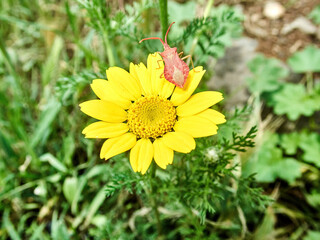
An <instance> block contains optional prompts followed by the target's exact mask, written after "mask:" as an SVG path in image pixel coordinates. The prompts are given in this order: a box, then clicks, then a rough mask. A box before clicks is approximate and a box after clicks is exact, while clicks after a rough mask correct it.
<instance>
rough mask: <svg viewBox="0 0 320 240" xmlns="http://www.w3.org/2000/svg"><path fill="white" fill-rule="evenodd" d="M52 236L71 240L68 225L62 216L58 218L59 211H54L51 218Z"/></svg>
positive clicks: (55, 238) (61, 239)
mask: <svg viewBox="0 0 320 240" xmlns="http://www.w3.org/2000/svg"><path fill="white" fill-rule="evenodd" d="M51 237H52V239H53V240H69V239H70V236H69V233H68V229H67V226H66V225H65V222H64V220H63V218H62V217H60V219H58V212H57V211H54V212H53V214H52V220H51Z"/></svg>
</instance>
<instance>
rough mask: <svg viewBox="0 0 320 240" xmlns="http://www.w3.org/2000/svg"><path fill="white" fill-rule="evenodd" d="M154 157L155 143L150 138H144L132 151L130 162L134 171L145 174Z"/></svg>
mask: <svg viewBox="0 0 320 240" xmlns="http://www.w3.org/2000/svg"><path fill="white" fill-rule="evenodd" d="M152 158H153V145H152V143H151V141H150V140H149V139H146V138H142V139H140V140H138V141H137V143H136V145H135V146H134V147H133V148H132V149H131V151H130V164H131V166H132V169H133V171H135V172H141V173H142V174H145V173H146V171H147V170H148V168H149V166H150V164H151V161H152Z"/></svg>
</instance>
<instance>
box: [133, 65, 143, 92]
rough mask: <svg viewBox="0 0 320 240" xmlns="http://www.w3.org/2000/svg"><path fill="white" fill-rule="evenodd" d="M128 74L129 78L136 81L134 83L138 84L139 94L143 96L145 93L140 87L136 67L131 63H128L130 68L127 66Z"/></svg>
mask: <svg viewBox="0 0 320 240" xmlns="http://www.w3.org/2000/svg"><path fill="white" fill-rule="evenodd" d="M129 73H130V74H131V76H132V77H133V78H134V79H135V80H136V82H137V83H138V85H139V87H140V90H141V94H142V95H145V92H144V90H143V88H142V86H141V82H140V80H139V76H138V74H137V72H136V66H135V65H134V64H133V63H130V66H129Z"/></svg>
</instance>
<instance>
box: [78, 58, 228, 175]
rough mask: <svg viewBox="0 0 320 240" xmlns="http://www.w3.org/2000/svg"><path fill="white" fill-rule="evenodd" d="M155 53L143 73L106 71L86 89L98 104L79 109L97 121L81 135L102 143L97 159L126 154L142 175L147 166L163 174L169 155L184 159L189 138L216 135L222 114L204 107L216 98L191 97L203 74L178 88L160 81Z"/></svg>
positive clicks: (210, 94)
mask: <svg viewBox="0 0 320 240" xmlns="http://www.w3.org/2000/svg"><path fill="white" fill-rule="evenodd" d="M161 60H162V59H161V57H160V55H159V54H158V53H155V54H150V55H149V56H148V61H147V67H146V66H145V65H144V64H143V63H140V64H138V65H135V64H132V63H131V64H130V70H129V72H127V71H125V70H123V69H121V68H118V67H111V68H109V69H108V70H107V79H108V80H103V79H95V80H93V82H92V84H91V88H92V90H93V91H94V93H95V94H96V95H97V96H98V97H99V98H100V100H90V101H86V102H84V103H81V104H80V107H81V111H82V112H84V113H85V114H87V115H89V116H91V117H93V118H95V119H98V120H100V121H97V122H95V123H92V124H90V125H89V126H87V127H86V128H85V129H84V130H83V132H82V133H83V134H85V137H86V138H107V140H106V141H105V142H104V143H103V145H102V148H101V151H100V157H101V158H105V159H106V160H107V159H109V158H111V157H113V156H115V155H118V154H120V153H123V152H125V151H128V150H130V164H131V166H132V169H133V170H134V171H135V172H141V173H142V174H144V173H145V172H146V171H147V170H148V168H149V166H150V164H151V162H152V160H153V159H154V160H155V162H156V163H157V165H158V166H159V167H161V168H163V169H165V168H166V167H167V165H168V164H171V163H172V161H173V155H174V151H177V152H181V153H189V152H190V151H192V150H193V149H195V145H196V144H195V141H194V138H198V137H206V136H210V135H214V134H216V133H217V129H218V127H217V124H221V123H224V122H225V121H226V120H225V117H224V115H223V114H221V113H219V112H217V111H215V110H213V109H210V107H211V106H212V105H214V104H216V103H217V102H219V101H221V100H222V99H223V97H222V94H221V93H219V92H215V91H205V92H200V93H197V94H194V95H192V93H193V92H194V90H195V89H196V87H197V86H198V84H199V82H200V80H201V78H202V76H203V74H204V73H205V71H204V70H203V69H202V67H196V68H195V69H193V70H190V72H189V76H188V78H187V80H186V84H185V86H184V88H182V89H181V88H175V85H174V84H172V83H170V82H168V81H166V80H165V79H164V78H163V77H162V76H161V75H162V73H163V68H164V66H163V63H162V61H161Z"/></svg>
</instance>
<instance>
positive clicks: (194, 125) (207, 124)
mask: <svg viewBox="0 0 320 240" xmlns="http://www.w3.org/2000/svg"><path fill="white" fill-rule="evenodd" d="M173 129H174V130H175V131H177V132H184V133H187V134H189V135H190V136H192V137H194V138H199V137H207V136H211V135H214V134H217V130H218V127H217V126H216V125H215V124H214V123H212V122H211V121H210V120H208V119H206V118H201V117H198V116H190V117H184V118H180V119H179V120H178V121H177V122H176V124H175V125H174V127H173Z"/></svg>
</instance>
